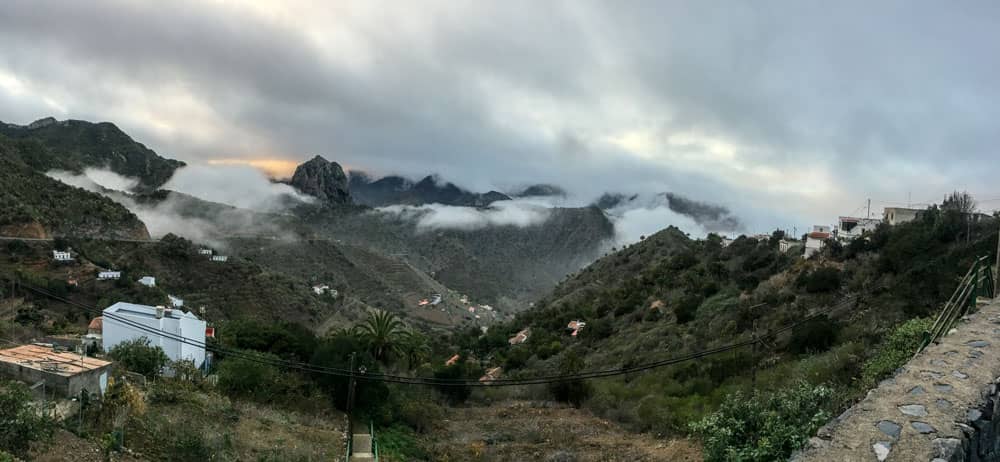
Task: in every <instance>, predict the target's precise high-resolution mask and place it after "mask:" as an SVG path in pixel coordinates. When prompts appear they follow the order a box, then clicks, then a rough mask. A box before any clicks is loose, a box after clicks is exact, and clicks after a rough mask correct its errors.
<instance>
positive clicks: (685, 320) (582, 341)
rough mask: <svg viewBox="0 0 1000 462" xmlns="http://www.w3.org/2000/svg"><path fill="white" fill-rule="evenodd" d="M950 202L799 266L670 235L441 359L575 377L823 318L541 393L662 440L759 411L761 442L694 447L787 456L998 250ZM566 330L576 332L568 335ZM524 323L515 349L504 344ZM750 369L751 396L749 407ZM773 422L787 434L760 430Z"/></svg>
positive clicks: (472, 336) (604, 264)
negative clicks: (575, 327)
mask: <svg viewBox="0 0 1000 462" xmlns="http://www.w3.org/2000/svg"><path fill="white" fill-rule="evenodd" d="M956 197H959V199H957V200H956V201H957V202H962V201H963V200H964V199H962V198H961V197H962V195H961V194H957V195H956ZM952 202H955V201H952ZM952 202H949V203H946V204H945V205H944V206H942V207H932V208H930V209H928V210H927V211H926V212H925V213H923V214H921V215H920V217H919V218H918V219H917V220H914V221H913V222H909V223H905V224H901V225H897V226H894V227H890V226H881V227H879V228H878V229H876V230H875V231H874V232H872V233H869V234H868V235H866V236H865V237H863V238H860V239H856V240H854V241H852V242H850V243H848V244H846V245H833V244H832V243H831V245H828V246H827V247H826V248H825V249H824V250H823V251H822V252H821V253H820V254H819V255H817V256H815V257H813V258H810V259H808V260H805V259H802V258H801V257H800V255H793V254H784V253H782V252H780V251H779V250H778V242H779V240H780V238H781V233H780V232H776V233H775V234H774V235H772V237H771V239H767V240H760V241H757V240H755V239H749V238H746V237H740V238H738V239H736V240H734V241H733V242H732V243H731V244H730V245H728V246H726V247H723V246H722V245H721V239H720V238H718V237H717V236H709V238H708V239H705V240H692V239H689V238H688V237H687V236H685V235H684V234H683V233H681V232H680V231H679V230H677V229H667V230H664V231H661V232H659V233H656V234H654V235H652V236H648V237H647V238H646V239H644V240H643V241H642V242H640V243H637V244H635V245H631V246H627V247H626V248H624V249H621V250H620V251H618V252H617V253H615V254H612V255H609V256H607V257H605V258H603V259H601V260H598V261H597V262H595V263H594V264H592V265H591V266H589V267H587V268H585V269H584V270H582V271H580V272H579V273H577V274H574V275H572V276H571V277H570V278H569V279H568V280H567V281H565V282H563V283H562V284H560V285H559V286H558V287H557V288H556V289H555V290H554V291H553V293H552V294H551V295H550V296H549V297H546V298H545V299H543V300H541V301H540V302H538V303H537V304H536V307H535V309H533V310H530V311H527V312H524V313H521V314H519V315H518V316H517V318H516V319H515V320H514V321H512V322H510V323H508V324H505V325H500V326H493V327H491V329H490V330H489V332H488V333H486V334H482V333H481V332H477V331H474V330H468V331H464V330H463V331H462V332H460V333H458V334H457V335H455V336H454V337H453V338H451V339H447V340H446V343H447V344H448V347H447V348H438V349H444V350H451V351H456V352H458V353H460V354H462V355H463V356H467V355H468V356H474V357H479V358H490V360H489V361H488V362H487V367H489V366H493V365H502V366H503V367H504V374H505V376H507V377H511V378H516V377H532V376H537V375H550V374H552V373H553V371H558V370H560V369H561V368H563V367H566V364H568V363H573V362H574V360H573V357H574V356H575V357H578V358H582V362H583V363H584V364H583V366H578V367H577V369H578V370H597V369H602V370H604V369H614V368H616V367H629V366H634V365H639V364H645V363H650V362H654V361H658V360H662V359H665V358H671V357H677V356H682V355H685V354H687V353H692V352H697V351H701V350H706V349H710V348H713V347H718V346H722V345H725V344H729V343H735V342H740V341H748V340H750V339H751V338H752V336H753V331H754V328H755V327H756V335H757V336H761V335H763V334H764V333H767V332H774V331H776V330H777V329H780V328H782V327H785V326H788V325H790V324H792V323H795V322H797V321H799V320H801V319H802V318H804V317H806V316H810V315H813V314H820V316H818V317H816V318H815V319H813V320H811V321H809V322H807V323H804V324H802V325H800V326H798V327H796V328H795V329H793V330H791V331H787V332H783V333H782V334H780V335H777V336H775V337H770V338H768V339H767V341H766V342H765V343H763V344H762V345H760V346H759V347H758V349H757V352H756V354H754V352H753V351H751V349H750V348H746V349H739V350H735V351H732V352H727V353H724V354H717V355H712V356H707V357H704V358H700V359H698V360H697V361H690V362H686V363H681V364H677V365H673V366H665V367H660V368H656V369H651V370H648V371H644V372H642V373H636V374H629V375H625V376H623V377H616V378H607V379H598V380H591V381H589V382H587V384H588V385H589V389H588V390H586V391H582V392H581V393H580V395H581V396H582V397H581V398H579V399H576V400H574V399H572V398H571V397H570V396H571V395H572V393H569V392H568V391H567V390H566V389H565V387H562V386H564V385H565V383H564V384H555V385H550V386H549V387H548V390H547V391H548V393H547V394H548V396H552V397H554V398H556V399H559V400H563V401H567V402H570V403H572V404H574V405H579V406H582V407H584V408H588V409H590V410H591V411H593V412H594V413H595V414H597V415H600V416H602V417H604V418H609V419H614V420H617V421H619V422H622V423H624V424H626V425H627V426H628V427H630V428H632V429H634V430H641V431H650V432H656V433H663V434H688V433H690V432H692V429H693V428H706V427H705V426H704V425H708V423H706V422H712V421H715V422H719V421H723V420H725V419H730V421H742V420H743V418H741V417H740V418H738V417H733V416H732V415H731V414H733V413H739V412H745V413H757V412H761V413H763V414H762V415H764V414H766V415H770V416H771V417H768V418H769V419H771V420H763V421H761V422H763V423H759V425H765V426H768V427H767V428H768V429H769V430H767V431H772V430H773V431H774V432H775V433H773V434H771V435H770V436H767V441H763V440H759V438H757V437H755V436H754V437H751V436H749V435H751V434H756V433H757V432H763V431H764V430H761V429H760V428H759V426H758V427H754V426H755V425H758V423H753V424H752V425H751V424H750V423H747V424H746V425H749V426H750V427H752V428H757V429H756V430H747V431H749V432H752V433H740V432H739V431H738V432H737V433H735V434H733V435H732V436H731V439H730V440H716V441H705V444H706V449H708V447H709V446H713V445H714V447H716V448H723V447H727V446H731V447H733V448H736V449H734V451H736V453H733V454H730V455H728V456H727V455H725V454H723V453H718V452H717V451H716V456H714V457H716V460H729V459H726V458H727V457H731V458H737V459H739V458H742V459H741V460H771V459H772V458H775V457H779V458H780V457H785V456H787V454H788V453H790V451H791V450H793V449H794V448H795V447H797V445H798V444H800V443H801V442H802V441H805V439H807V438H808V437H809V436H811V435H812V432H814V431H815V429H816V425H814V424H813V423H810V422H811V419H813V418H816V419H817V420H822V419H825V417H824V416H827V415H829V413H830V412H838V411H840V410H842V409H843V406H846V405H847V404H849V403H850V402H851V401H852V400H853V399H855V398H856V397H858V396H860V395H861V394H863V393H864V391H866V389H867V388H866V387H869V386H871V385H873V384H874V383H875V382H877V381H878V380H880V379H881V378H883V377H885V376H886V375H887V374H890V373H891V372H892V371H893V370H895V369H896V368H898V367H899V366H900V365H901V364H902V363H903V362H905V361H906V360H907V359H909V357H910V356H912V354H913V352H914V351H915V348H916V345H917V344H918V343H919V341H920V339H921V338H922V332H923V330H924V329H925V328H926V327H927V322H928V321H927V320H926V319H924V318H923V317H926V316H929V315H932V314H933V313H935V312H936V311H937V310H939V309H940V308H941V304H942V303H943V302H944V301H945V300H946V299H947V298H948V296H949V295H950V294H951V292H952V291H953V290H954V289H955V281H956V279H957V277H958V276H960V275H961V274H962V273H964V271H965V270H966V269H967V268H968V266H969V264H971V262H972V261H973V259H974V258H975V257H976V256H979V255H989V254H991V253H992V252H994V251H995V246H996V239H997V230H996V221H995V220H985V219H981V220H976V221H973V220H972V219H971V218H970V216H969V215H967V214H963V212H962V211H961V210H962V207H961V206H955V205H952ZM571 320H583V321H586V322H587V324H588V325H587V327H586V328H584V329H583V330H581V331H580V332H579V334H578V335H577V336H576V337H571V336H570V335H569V333H570V331H569V330H568V329H566V325H567V322H569V321H571ZM525 327H530V328H531V336H530V338H529V339H528V341H527V342H525V343H524V344H520V345H514V346H511V345H509V344H508V343H507V342H506V339H507V338H509V337H511V336H513V335H514V333H516V332H517V331H519V330H521V329H523V328H525ZM754 368H756V369H757V371H758V374H757V382H756V383H757V389H758V390H759V392H758V393H757V395H755V396H754V397H753V398H752V399H750V398H746V390H749V389H751V383H750V382H751V377H750V373H749V371H751V370H753V369H754ZM797 382H801V383H802V385H798V386H795V387H790V386H789V383H797ZM560 388H564V389H562V390H561V389H560ZM820 392H822V393H823V394H824V396H828V397H830V398H833V397H835V398H836V399H829V398H828V399H825V400H824V401H823V405H822V407H815V406H813V407H809V406H806V405H807V404H809V405H812V404H814V403H809V402H808V401H809V399H813V398H815V397H816V395H811V394H810V393H820ZM834 392H835V393H834ZM529 393H531V394H533V395H534V396H538V391H537V390H536V391H532V392H529ZM734 396H736V397H737V398H733V397H734ZM810 396H812V398H809V397H810ZM727 397H728V398H727ZM740 400H747V401H748V403H744V404H741V403H739V401H740ZM740 406H744V407H742V408H741V407H740ZM741 409H742V410H741ZM765 410H766V412H765ZM717 411H718V412H722V414H719V415H716V414H715V412H717ZM727 415H728V417H727ZM709 416H714V417H712V419H715V420H706V419H708V418H709ZM720 419H721V420H720ZM734 419H735V420H734ZM783 419H784V420H786V421H788V422H792V423H793V424H789V425H778V426H775V425H772V423H773V422H779V421H782V420H783ZM694 422H701V424H698V425H702V426H701V427H692V423H694ZM768 422H771V423H768ZM741 425H743V424H741ZM722 426H725V425H722ZM734 431H735V430H734ZM740 431H742V430H740ZM696 433H697V432H696ZM720 441H721V442H720ZM739 442H742V443H739ZM738 443H739V444H738ZM744 443H745V445H744V446H740V445H741V444H744ZM740 447H742V449H740ZM744 450H745V451H744ZM710 451H715V449H711V450H710ZM741 451H742V452H741ZM755 451H756V452H755ZM720 454H721V455H720ZM775 455H777V456H775Z"/></svg>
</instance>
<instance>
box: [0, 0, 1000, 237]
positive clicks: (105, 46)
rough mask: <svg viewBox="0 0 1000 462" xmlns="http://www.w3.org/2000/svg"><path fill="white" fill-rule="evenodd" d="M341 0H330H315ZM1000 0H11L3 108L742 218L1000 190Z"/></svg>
mask: <svg viewBox="0 0 1000 462" xmlns="http://www.w3.org/2000/svg"><path fill="white" fill-rule="evenodd" d="M320 5H322V6H320ZM998 20H1000V4H998V3H996V2H979V1H971V0H970V1H964V2H932V1H920V0H918V1H899V2H896V1H889V0H886V1H879V2H863V1H856V2H854V1H845V2H820V1H798V0H794V1H793V0H788V1H760V2H742V3H740V2H730V1H715V0H706V1H699V2H691V1H687V2H672V1H650V2H644V1H631V0H626V1H621V2H601V1H587V0H572V1H555V0H553V1H545V2H538V1H517V0H514V1H478V2H455V1H408V2H397V1H377V0H363V1H357V2H353V1H332V2H305V1H287V0H285V1H273V2H269V1H254V2H246V3H244V2H238V1H215V2H213V1H208V2H185V1H178V2H169V4H168V3H163V2H142V1H131V0H121V1H94V2H74V1H65V2H54V1H48V0H10V1H7V2H5V4H4V7H3V8H2V9H0V43H3V46H2V47H0V120H3V121H5V122H13V123H21V124H26V123H29V122H31V121H32V120H35V119H39V118H42V117H45V116H54V117H56V118H57V119H66V118H74V119H84V120H92V121H111V122H114V123H115V124H117V125H118V126H119V127H121V128H122V129H123V130H125V131H126V132H127V133H129V134H131V135H132V136H133V137H134V138H136V139H137V140H139V141H141V142H143V143H145V144H146V145H147V146H149V147H151V148H153V149H154V150H156V151H157V152H158V153H160V154H161V155H164V156H166V157H170V158H176V159H181V160H184V161H186V162H189V163H194V164H208V163H211V164H216V165H243V164H246V165H250V166H253V167H256V168H260V169H264V170H267V171H270V172H272V173H277V174H279V175H280V174H287V173H288V172H290V170H291V169H292V168H294V165H295V164H297V163H299V162H302V161H304V160H307V159H309V158H311V157H312V156H314V155H317V154H320V155H323V156H324V157H326V158H328V159H330V160H335V161H337V162H340V163H341V164H342V165H344V166H345V167H346V168H349V169H362V170H367V171H371V172H374V173H376V174H390V173H395V174H402V175H405V176H410V177H421V176H424V175H426V174H429V173H438V174H440V175H441V176H442V177H443V178H446V179H447V180H449V181H452V182H454V183H456V184H458V185H460V186H463V187H466V188H468V189H471V190H476V191H486V190H490V189H500V190H512V189H515V188H517V187H519V186H524V185H528V184H532V183H540V182H546V183H554V184H558V185H560V186H562V187H564V188H565V189H567V190H568V191H569V192H570V194H571V195H572V196H573V197H577V198H581V199H587V200H589V199H590V198H596V197H597V196H598V195H600V194H601V193H603V192H605V191H619V192H625V193H633V192H636V193H644V194H653V193H657V192H665V191H672V192H675V193H678V194H682V195H684V196H686V197H690V198H692V199H695V200H699V201H706V202H712V203H718V204H722V205H725V206H727V207H729V208H730V209H732V210H733V212H734V213H736V214H737V215H739V216H740V217H741V219H742V220H743V221H744V222H745V223H746V224H747V228H748V229H747V231H749V232H758V231H765V230H768V229H773V228H775V227H781V228H791V227H792V226H797V227H798V229H799V230H800V232H801V230H802V229H803V228H804V227H805V226H807V225H810V224H813V223H824V224H828V223H831V222H834V221H836V217H837V216H838V215H862V216H863V215H864V214H865V213H867V211H866V209H865V206H866V204H867V202H866V201H867V199H869V198H870V199H872V213H873V214H877V213H880V212H881V208H882V207H884V206H906V205H907V203H914V204H920V203H926V202H929V201H934V200H940V198H941V197H942V195H943V194H944V193H946V192H949V191H951V190H954V189H958V190H967V191H969V192H972V193H973V194H974V195H976V196H977V197H978V198H979V199H980V203H981V207H982V208H983V209H987V210H992V209H993V208H997V207H998V206H1000V185H998V184H997V182H996V181H995V178H996V176H997V173H998V169H997V166H996V162H995V161H994V159H997V158H998V156H997V154H996V153H995V150H996V146H997V145H998V141H1000V130H997V129H996V121H997V120H1000V105H997V104H996V103H995V102H996V101H998V100H1000V98H998V96H1000V94H998V93H1000V86H998V85H996V82H998V81H1000V61H998V60H997V59H996V56H998V55H1000V30H998V29H997V28H996V27H995V24H996V23H997V21H998Z"/></svg>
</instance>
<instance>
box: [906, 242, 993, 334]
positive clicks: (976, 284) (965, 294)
mask: <svg viewBox="0 0 1000 462" xmlns="http://www.w3.org/2000/svg"><path fill="white" fill-rule="evenodd" d="M993 284H994V283H993V268H992V267H991V266H990V262H989V259H988V257H985V256H983V257H979V258H977V259H976V260H975V261H974V262H972V267H970V268H969V271H967V272H966V273H965V276H963V277H962V280H961V281H959V283H958V287H957V288H955V292H953V293H952V294H951V298H949V299H948V301H947V302H946V303H945V304H944V309H942V310H941V313H940V314H938V316H937V318H936V319H935V320H934V324H933V325H932V326H931V328H930V330H929V331H927V332H925V333H924V341H923V343H922V344H921V345H920V348H919V349H918V350H917V352H918V353H919V352H920V351H923V349H924V348H925V347H927V345H930V344H931V343H934V342H937V341H938V340H940V339H941V337H943V336H944V334H947V333H948V331H949V330H951V328H952V326H954V325H955V322H956V321H958V319H959V318H961V317H962V316H965V314H966V313H968V312H970V311H974V310H975V309H976V299H978V298H979V297H993V295H994V293H995V289H996V288H995V287H994V286H993Z"/></svg>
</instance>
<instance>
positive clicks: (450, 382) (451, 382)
mask: <svg viewBox="0 0 1000 462" xmlns="http://www.w3.org/2000/svg"><path fill="white" fill-rule="evenodd" d="M20 285H21V287H23V288H25V289H27V290H30V291H32V292H35V293H38V294H40V295H43V296H46V297H49V298H52V299H54V300H58V301H61V302H64V303H67V304H70V305H73V306H77V307H80V308H83V309H85V310H87V311H90V312H100V313H101V314H102V315H103V316H105V317H107V318H109V319H111V320H114V321H117V322H120V323H122V324H125V325H128V326H129V327H133V328H135V329H137V330H140V331H142V332H146V333H150V334H152V335H156V336H159V337H165V338H168V339H171V340H174V341H177V342H180V343H184V344H187V345H191V346H195V347H199V348H205V349H206V350H209V351H212V352H216V353H221V354H223V355H227V356H231V357H234V358H238V359H244V360H248V361H252V362H257V363H261V364H266V365H271V366H275V367H285V368H290V369H297V370H301V371H305V372H310V373H316V374H323V375H332V376H338V377H348V378H349V377H351V376H352V375H353V376H354V377H355V378H357V379H362V380H368V381H380V382H388V383H399V384H407V385H430V386H469V387H490V386H520V385H541V384H548V383H554V382H563V381H568V380H582V379H593V378H605V377H612V376H618V375H626V374H632V373H637V372H643V371H647V370H650V369H655V368H659V367H664V366H669V365H674V364H679V363H682V362H687V361H692V360H696V359H700V358H703V357H707V356H711V355H715V354H720V353H724V352H728V351H732V350H736V349H739V348H743V347H746V346H750V345H754V344H756V343H760V342H763V341H765V340H766V339H768V338H773V337H775V336H777V335H778V334H781V333H783V332H787V331H789V330H791V329H794V328H796V327H798V326H800V325H803V324H805V323H807V322H810V321H812V320H813V319H816V318H818V317H820V316H823V315H825V314H827V313H828V312H831V311H833V310H835V309H837V308H839V307H841V306H843V305H845V304H846V303H847V302H850V301H853V300H855V299H856V297H850V298H848V299H845V300H844V301H843V302H841V303H838V304H836V305H833V306H831V307H829V308H827V309H826V310H822V311H820V312H817V313H815V314H813V315H811V316H807V317H805V318H803V319H801V320H799V321H798V322H795V323H792V324H790V325H788V326H785V327H783V328H780V329H777V330H775V331H773V332H770V333H768V334H766V335H762V336H760V337H756V338H755V339H753V340H749V341H742V342H737V343H731V344H728V345H724V346H721V347H716V348H711V349H707V350H702V351H698V352H694V353H690V354H686V355H682V356H677V357H673V358H668V359H664V360H660V361H654V362H651V363H644V364H640V365H636V366H631V367H621V368H616V369H605V370H597V371H589V372H582V373H576V374H561V375H549V376H537V377H529V378H523V379H495V380H492V381H490V382H487V383H483V382H479V381H473V380H464V379H438V378H433V377H406V376H399V375H391V374H368V373H358V372H353V373H352V371H351V370H345V369H340V368H331V367H325V366H316V365H312V364H307V363H301V362H296V361H288V360H281V359H271V358H264V357H260V356H257V355H252V354H247V353H246V352H243V351H240V350H232V349H227V348H224V347H218V346H215V345H208V344H207V343H204V342H197V341H194V340H191V339H188V338H185V337H183V336H179V335H177V334H173V333H170V332H166V331H163V330H161V329H155V328H151V327H149V326H146V325H144V324H140V323H137V322H135V321H132V320H130V319H127V318H122V317H119V316H117V315H114V314H111V313H103V311H101V310H99V309H96V308H92V307H89V306H87V305H84V304H82V303H78V302H75V301H72V300H69V299H66V298H63V297H60V296H58V295H55V294H52V293H49V292H47V291H45V290H43V289H39V288H37V287H34V286H31V285H25V284H23V283H21V284H20Z"/></svg>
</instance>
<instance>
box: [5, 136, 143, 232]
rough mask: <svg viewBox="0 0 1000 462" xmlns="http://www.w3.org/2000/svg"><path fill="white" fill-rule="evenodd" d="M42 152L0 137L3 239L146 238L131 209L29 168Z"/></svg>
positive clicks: (29, 145) (23, 141) (32, 144)
mask: <svg viewBox="0 0 1000 462" xmlns="http://www.w3.org/2000/svg"><path fill="white" fill-rule="evenodd" d="M42 152H44V148H42V147H41V146H39V145H37V144H36V143H34V142H32V141H28V140H20V141H15V140H11V139H9V138H6V137H5V136H3V135H2V134H0V231H2V233H0V234H4V235H18V236H24V237H46V236H49V235H60V234H67V235H70V234H71V235H75V236H88V235H89V236H97V235H100V236H103V237H118V238H131V239H142V238H147V237H148V236H149V234H148V232H147V231H146V227H145V225H143V224H142V222H141V221H139V219H138V218H137V217H136V216H135V215H134V214H133V213H132V212H130V211H128V209H126V208H125V207H123V206H122V205H120V204H118V203H116V202H114V201H112V200H111V199H108V198H106V197H104V196H101V195H100V194H95V193H92V192H89V191H85V190H83V189H80V188H75V187H73V186H69V185H66V184H63V183H62V182H60V181H59V180H55V179H53V178H49V177H47V176H45V175H44V174H43V173H42V172H40V171H37V170H34V169H32V168H31V167H29V166H28V165H26V164H25V163H24V162H23V161H22V159H34V158H37V156H39V155H40V153H42Z"/></svg>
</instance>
